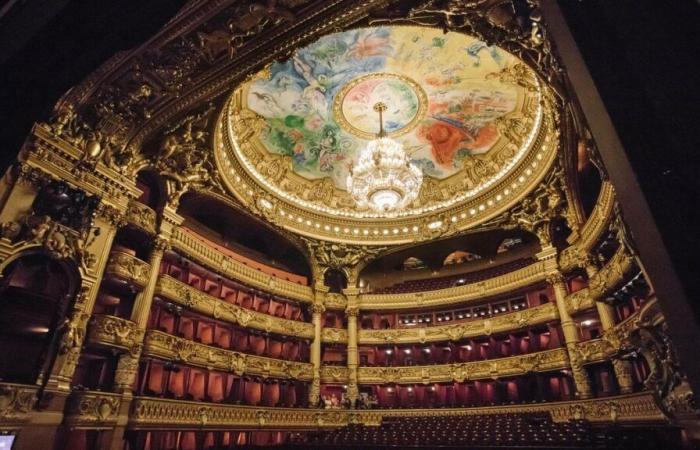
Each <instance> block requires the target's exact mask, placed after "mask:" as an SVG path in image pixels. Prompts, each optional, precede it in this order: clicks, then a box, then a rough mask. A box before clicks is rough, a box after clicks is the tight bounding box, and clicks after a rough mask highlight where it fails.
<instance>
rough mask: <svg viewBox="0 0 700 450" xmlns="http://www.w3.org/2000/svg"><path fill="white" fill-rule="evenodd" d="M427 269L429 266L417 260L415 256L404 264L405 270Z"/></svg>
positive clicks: (407, 259)
mask: <svg viewBox="0 0 700 450" xmlns="http://www.w3.org/2000/svg"><path fill="white" fill-rule="evenodd" d="M426 267H428V266H427V265H426V264H425V263H424V262H423V260H421V259H419V258H416V257H415V256H410V257H408V258H406V259H405V260H404V262H403V270H417V269H425V268H426Z"/></svg>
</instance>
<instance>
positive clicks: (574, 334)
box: [547, 272, 593, 398]
mask: <svg viewBox="0 0 700 450" xmlns="http://www.w3.org/2000/svg"><path fill="white" fill-rule="evenodd" d="M547 282H548V283H550V284H551V285H552V287H553V288H554V296H555V299H556V303H557V310H558V311H559V318H560V321H561V329H562V331H563V332H564V341H565V343H566V350H567V352H568V354H569V362H570V364H571V373H572V375H573V377H574V383H575V385H576V392H577V394H578V396H579V397H580V398H590V397H592V396H593V394H592V391H591V383H590V380H589V379H588V374H587V373H586V369H585V368H584V367H583V361H582V358H581V355H580V353H579V351H578V345H577V344H578V341H579V339H578V331H577V330H576V324H574V321H573V320H572V319H571V315H570V314H569V311H568V310H567V309H566V295H567V293H568V292H567V288H566V281H565V280H564V276H563V275H562V274H561V273H559V272H553V273H551V274H550V275H548V276H547Z"/></svg>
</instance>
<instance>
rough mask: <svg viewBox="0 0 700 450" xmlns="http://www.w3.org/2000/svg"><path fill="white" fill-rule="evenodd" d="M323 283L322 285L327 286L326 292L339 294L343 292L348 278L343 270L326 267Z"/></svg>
mask: <svg viewBox="0 0 700 450" xmlns="http://www.w3.org/2000/svg"><path fill="white" fill-rule="evenodd" d="M323 284H324V286H328V288H329V291H328V292H331V293H334V294H340V293H341V292H343V289H345V288H347V287H348V279H347V277H346V276H345V274H344V273H343V271H341V270H338V269H328V270H326V272H325V273H324V274H323Z"/></svg>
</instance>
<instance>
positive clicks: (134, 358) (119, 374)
mask: <svg viewBox="0 0 700 450" xmlns="http://www.w3.org/2000/svg"><path fill="white" fill-rule="evenodd" d="M182 220H183V219H182V217H180V216H178V215H177V214H176V213H175V212H174V210H172V209H171V208H170V207H169V206H166V207H165V209H164V211H163V219H162V221H161V225H160V234H159V235H158V236H156V237H155V239H154V240H153V246H152V248H151V254H150V255H149V257H148V264H149V265H150V272H149V274H148V282H147V283H146V285H145V286H144V288H143V290H142V291H141V292H140V293H139V294H138V295H137V296H136V301H135V302H134V307H133V309H132V311H131V320H132V321H133V322H134V323H135V324H136V329H137V330H138V334H137V336H134V342H133V345H132V347H131V350H130V351H129V353H125V354H124V355H122V356H121V358H120V359H119V364H118V365H117V371H116V374H115V377H114V384H115V386H116V387H117V389H119V390H122V391H125V392H126V393H128V391H129V389H130V388H131V386H133V384H134V380H135V379H136V372H137V370H138V365H139V358H140V357H141V349H142V348H143V335H144V333H145V330H146V324H147V323H148V316H149V315H150V313H151V304H152V303H153V294H154V293H155V291H156V284H157V283H158V276H159V275H160V263H161V261H162V260H163V254H164V253H165V250H166V249H167V248H168V247H169V245H170V237H171V236H172V232H173V230H174V229H175V227H176V226H177V225H179V224H180V223H182Z"/></svg>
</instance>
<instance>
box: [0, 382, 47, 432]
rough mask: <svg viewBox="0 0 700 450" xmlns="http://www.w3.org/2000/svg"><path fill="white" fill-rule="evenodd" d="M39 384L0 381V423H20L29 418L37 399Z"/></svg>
mask: <svg viewBox="0 0 700 450" xmlns="http://www.w3.org/2000/svg"><path fill="white" fill-rule="evenodd" d="M38 390H39V386H31V385H24V384H15V383H0V424H2V425H6V424H13V423H21V422H26V421H27V420H29V416H30V414H31V411H32V408H33V407H34V404H35V403H36V400H37V391H38Z"/></svg>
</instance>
